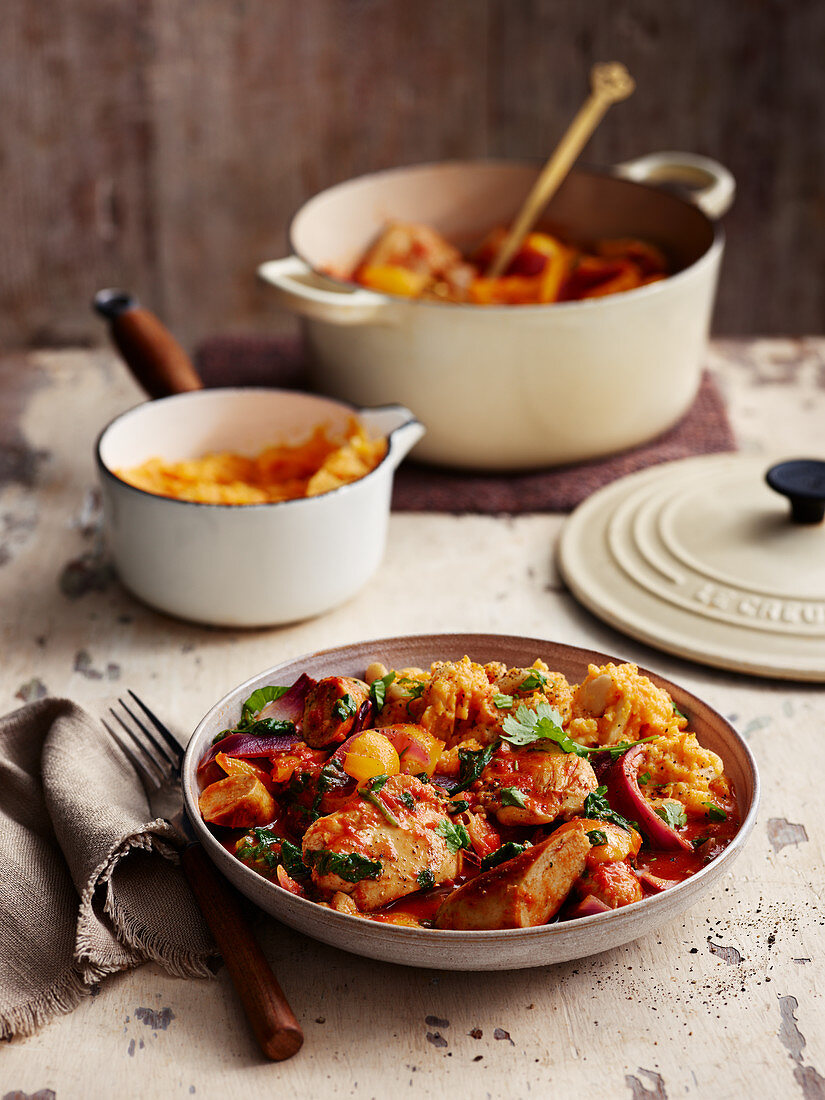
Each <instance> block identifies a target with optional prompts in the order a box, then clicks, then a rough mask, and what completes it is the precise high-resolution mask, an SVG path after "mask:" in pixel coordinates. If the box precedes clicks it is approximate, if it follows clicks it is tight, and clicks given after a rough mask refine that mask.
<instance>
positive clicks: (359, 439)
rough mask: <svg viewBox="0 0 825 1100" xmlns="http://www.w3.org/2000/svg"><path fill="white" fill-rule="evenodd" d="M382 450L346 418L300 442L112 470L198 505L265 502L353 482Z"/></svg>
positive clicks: (377, 459) (151, 461) (162, 493)
mask: <svg viewBox="0 0 825 1100" xmlns="http://www.w3.org/2000/svg"><path fill="white" fill-rule="evenodd" d="M386 453H387V441H386V439H383V438H380V439H369V438H368V436H367V434H366V431H365V430H364V426H363V425H362V424H361V423H360V422H359V421H358V420H357V419H356V418H355V417H350V420H349V423H348V424H347V428H346V431H345V432H343V433H342V434H340V435H338V436H334V435H331V434H330V433H329V431H328V429H327V428H326V427H324V426H320V427H318V428H316V429H315V430H314V431H313V433H312V434H311V435H310V436H309V438H308V439H306V440H304V441H303V442H302V443H295V444H288V443H281V444H278V445H275V446H271V447H265V448H264V449H263V450H262V451H261V452H260V454H258V455H256V456H255V457H254V458H247V457H245V456H244V455H239V454H233V453H232V452H229V451H222V452H220V453H217V454H207V455H204V456H203V457H202V458H194V459H188V460H186V461H184V462H167V461H166V460H165V459H163V458H150V459H148V460H147V461H146V462H144V463H143V464H142V465H140V466H135V467H133V468H132V469H128V470H123V469H120V470H115V474H116V475H117V476H118V477H119V478H121V480H123V481H126V482H128V484H129V485H134V486H135V487H136V488H138V489H143V490H144V491H145V492H147V493H154V494H155V495H156V496H163V497H174V498H175V499H176V500H192V501H197V502H199V503H202V504H270V503H274V502H276V501H280V500H295V499H296V498H298V497H314V496H319V495H320V494H321V493H328V492H330V491H331V490H332V489H337V488H339V486H341V485H346V484H348V483H349V482H351V481H357V480H358V479H359V478H362V477H364V476H365V475H366V474H368V473H369V472H370V471H371V470H374V469H375V467H376V466H377V465H378V463H379V462H380V461H381V459H382V458H383V457H384V455H385V454H386Z"/></svg>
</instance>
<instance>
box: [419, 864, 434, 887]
mask: <svg viewBox="0 0 825 1100" xmlns="http://www.w3.org/2000/svg"><path fill="white" fill-rule="evenodd" d="M416 880H417V882H418V885H419V886H420V887H421V889H422V890H432V888H433V886H435V875H434V874H433V873H432V871H431V870H430V868H429V867H425V868H424V870H423V871H419V872H418V874H417V875H416Z"/></svg>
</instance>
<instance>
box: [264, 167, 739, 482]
mask: <svg viewBox="0 0 825 1100" xmlns="http://www.w3.org/2000/svg"><path fill="white" fill-rule="evenodd" d="M538 171H539V167H538V166H537V165H535V164H528V163H520V162H505V161H454V162H446V163H442V164H432V165H420V166H416V167H411V168H396V169H392V170H390V171H386V172H378V173H375V174H373V175H368V176H362V177H360V178H358V179H354V180H350V181H348V182H346V183H341V184H338V185H337V186H335V187H331V188H329V189H328V190H326V191H323V192H322V193H321V194H319V195H316V196H315V197H314V198H313V199H310V201H309V202H307V203H306V204H305V205H304V206H303V207H302V208H301V209H300V210H299V212H298V214H297V215H296V216H295V218H294V220H293V222H292V225H291V227H290V240H291V244H292V248H293V250H294V255H292V256H290V257H287V258H286V259H283V260H274V261H270V262H268V263H265V264H263V265H262V266H261V267H260V268H259V269H258V270H259V275H260V277H261V278H262V279H263V280H264V281H266V282H267V283H269V284H271V286H272V287H273V289H274V291H275V295H276V300H277V302H278V303H279V304H280V305H281V306H284V307H285V308H287V309H290V310H292V311H294V312H295V313H297V314H298V315H299V316H301V317H302V318H303V322H304V331H305V338H306V345H307V348H308V351H309V354H310V357H311V361H312V366H313V372H314V377H313V382H314V385H315V387H316V388H317V389H319V390H321V391H323V392H325V393H329V394H332V395H333V396H337V397H342V398H345V399H347V400H350V401H354V402H355V403H356V404H373V403H375V402H378V403H381V402H385V401H400V402H402V403H403V404H405V405H407V406H409V408H411V409H412V410H413V412H414V413H415V415H416V416H417V417H418V418H419V419H420V420H421V421H422V422H423V423H424V425H425V427H426V429H427V436H426V438H425V439H424V440H423V441H422V442H421V443H420V444H419V445H418V447H417V449H416V452H415V457H416V458H419V459H422V460H424V461H427V462H432V463H441V464H444V465H448V466H454V467H463V468H467V469H488V470H510V469H512V470H515V469H527V468H530V467H539V466H550V465H559V464H563V463H569V462H576V461H581V460H584V459H589V458H595V457H597V456H599V455H605V454H610V453H613V452H616V451H620V450H622V449H625V448H628V447H632V446H635V445H637V444H639V443H642V442H644V441H646V440H648V439H652V438H653V437H654V436H656V435H658V434H659V433H661V432H663V431H665V430H666V429H667V428H669V427H671V425H673V424H674V423H675V422H676V421H677V420H678V419H679V418H680V417H681V416H682V415H683V414H684V413H685V412H686V411H687V409H688V408H689V407H690V405H691V403H692V401H693V399H694V397H695V394H696V391H697V389H698V386H699V382H700V378H701V367H702V356H703V353H704V348H705V343H706V339H707V333H708V328H709V324H710V316H711V310H712V307H713V300H714V294H715V289H716V282H717V275H718V270H719V263H720V260H721V256H722V248H723V235H722V231H721V229H720V228H719V227H718V226H717V225H715V224H714V219H715V218H718V217H719V216H721V214H723V213H724V211H725V210H726V209H727V208H728V206H729V205H730V203H731V201H732V199H733V194H734V182H733V178H732V176H731V175H730V173H729V172H727V170H726V169H724V168H722V167H721V165H718V164H716V163H715V162H714V161H711V160H708V159H707V158H705V157H696V156H691V155H689V154H683V153H659V154H652V155H651V156H649V157H644V158H642V159H640V160H638V161H633V162H630V163H628V164H625V165H622V166H619V167H618V168H615V169H613V171H612V172H594V171H585V170H582V169H576V170H575V171H573V172H571V174H570V175H569V176H568V178H567V179H566V180H565V182H564V183H563V184H562V186H561V188H560V189H559V191H558V192H557V194H556V195H555V197H554V198H553V200H552V201H551V203H550V205H549V207H548V209H547V212H546V222H547V224H548V225H555V226H559V227H562V228H563V230H564V232H565V233H566V234H568V235H569V236H570V237H571V238H572V239H574V240H575V239H581V240H585V241H586V240H589V239H592V238H595V237H619V236H638V237H641V238H643V239H646V240H649V241H652V242H653V243H656V244H658V245H660V246H662V247H663V248H664V249H665V251H666V253H667V254H668V255H669V257H670V259H671V262H672V263H673V264H674V267H675V273H674V274H673V275H671V276H670V277H669V278H667V279H665V280H663V281H661V282H658V283H654V284H651V285H649V286H645V287H641V288H639V289H637V290H631V291H627V292H625V293H621V294H614V295H610V296H606V297H603V298H595V299H588V300H584V301H572V302H562V303H553V304H548V305H532V306H529V305H528V306H477V305H461V304H454V303H440V302H432V301H416V300H410V299H405V298H399V297H394V296H389V295H385V294H378V293H375V292H373V291H369V290H366V289H363V288H353V286H352V284H347V283H346V282H345V279H346V276H347V274H348V273H349V272H350V271H351V270H352V269H353V267H354V266H355V264H356V262H357V260H358V259H359V258H360V256H361V255H362V254H363V252H364V251H365V249H366V248H367V246H368V245H369V244H370V242H371V241H372V240H373V239H374V238H375V236H376V235H377V234H378V233H379V232H380V230H381V229H382V228H383V227H384V225H385V224H386V223H387V222H388V221H390V220H396V219H397V220H401V221H412V222H420V223H422V224H425V225H428V226H432V227H433V228H435V229H437V230H438V231H439V232H441V233H443V234H444V235H445V236H446V237H447V238H448V239H449V240H451V241H453V242H454V243H455V244H456V245H458V246H459V247H465V248H466V247H472V245H474V244H477V243H478V241H479V240H480V239H481V238H482V237H483V236H484V235H485V234H486V233H487V232H488V231H489V230H490V229H491V228H493V227H495V226H497V225H506V224H508V223H509V222H510V221H511V220H512V218H513V216H514V215H515V213H516V211H517V210H518V208H519V206H520V205H521V203H522V201H523V199H524V197H525V195H526V194H527V192H528V191H529V189H530V187H531V185H532V183H533V181H534V180H535V178H536V175H537V173H538ZM654 184H665V185H667V184H670V185H674V184H678V185H680V186H681V187H682V189H683V193H684V192H685V191H687V192H689V193H690V195H691V199H687V198H684V197H681V195H677V194H675V193H673V191H672V190H668V189H664V188H663V187H661V186H654ZM335 276H338V277H337V278H336V277H335Z"/></svg>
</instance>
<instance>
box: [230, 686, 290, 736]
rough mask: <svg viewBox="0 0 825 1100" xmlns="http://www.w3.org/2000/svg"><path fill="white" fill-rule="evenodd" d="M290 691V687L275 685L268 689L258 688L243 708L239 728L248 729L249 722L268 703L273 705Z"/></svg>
mask: <svg viewBox="0 0 825 1100" xmlns="http://www.w3.org/2000/svg"><path fill="white" fill-rule="evenodd" d="M288 691H289V688H288V687H280V686H276V685H274V684H269V685H268V686H267V687H262V688H258V689H257V690H256V691H253V692H252V694H251V695H250V696H249V698H248V699H247V700H246V702H245V703H244V705H243V706H242V707H241V720H240V722H239V723H238V728H239V729H240V728H241V727H243V728H246V724H247V722H249V721H250V720H251V719H253V718H254V717H255V715H256V714H258V713H259V712H260V711H262V710H263V709H264V707H265V706H266V704H267V703H272V702H274V701H275V700H276V699H280V698H281V696H282V695H286V693H287V692H288Z"/></svg>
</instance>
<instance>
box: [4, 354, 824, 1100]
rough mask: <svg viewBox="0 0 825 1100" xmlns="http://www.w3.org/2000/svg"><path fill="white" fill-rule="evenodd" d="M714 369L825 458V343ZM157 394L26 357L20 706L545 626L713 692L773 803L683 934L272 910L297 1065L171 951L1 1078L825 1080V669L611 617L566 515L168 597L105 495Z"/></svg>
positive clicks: (9, 434)
mask: <svg viewBox="0 0 825 1100" xmlns="http://www.w3.org/2000/svg"><path fill="white" fill-rule="evenodd" d="M710 365H711V366H712V368H713V369H714V371H715V372H716V374H717V377H718V378H719V380H720V382H721V385H722V387H723V389H724V392H725V395H726V398H727V400H728V402H729V407H730V413H731V417H732V420H733V425H734V429H735V431H736V433H737V436H738V440H739V444H740V446H741V448H742V449H743V450H748V451H760V450H766V451H767V450H770V451H786V452H787V453H788V454H790V455H798V454H818V455H822V454H823V453H825V340H813V339H812V340H803V341H798V340H795V341H790V340H787V341H785V340H770V341H769V340H764V341H749V342H744V341H726V342H720V343H717V344H715V345H714V346H713V349H712V352H711V356H710ZM138 399H139V395H138V393H137V391H136V390H135V389H134V388H133V385H132V383H131V382H130V381H129V380H128V379H127V378H126V375H125V371H123V370H122V369H121V368H120V366H119V365H118V364H117V362H116V361H115V359H114V358H113V357H112V356H109V355H107V354H100V353H94V354H93V353H89V352H85V351H83V352H81V351H77V352H74V351H72V352H68V351H65V352H43V353H35V354H30V355H28V356H20V357H17V358H11V357H5V358H3V359H0V400H2V405H0V414H2V421H3V432H2V435H0V616H1V618H2V623H1V625H0V629H2V649H1V650H0V652H1V653H2V658H0V706H2V711H3V712H4V713H5V712H6V711H8V710H10V709H12V708H14V707H15V706H17V705H19V704H20V702H21V701H22V700H29V699H33V698H37V697H39V696H41V695H43V694H45V693H47V692H48V693H52V694H58V695H69V696H72V697H73V698H75V699H77V700H78V701H79V702H81V703H83V702H84V701H86V700H90V699H93V698H95V697H98V696H101V695H106V694H111V693H112V692H113V690H114V691H116V690H120V689H121V688H125V687H127V686H128V687H133V688H134V689H135V690H137V691H138V692H139V693H140V694H141V695H143V696H144V697H145V698H146V699H147V700H150V701H151V704H152V705H153V706H154V707H155V708H156V709H157V711H158V712H159V713H160V714H162V715H165V716H166V717H167V719H168V720H169V721H170V723H172V724H174V725H176V726H177V727H178V729H179V730H180V731H188V730H191V729H192V728H193V726H194V725H195V723H196V721H197V720H198V719H199V718H200V716H201V715H202V714H203V712H204V711H205V710H206V709H207V708H208V707H209V706H210V704H211V703H212V702H213V701H214V700H215V699H216V698H218V697H219V696H220V695H222V694H223V693H224V692H225V691H226V690H227V689H229V688H231V687H232V686H234V685H235V684H236V683H238V682H240V681H241V680H243V679H245V678H246V677H247V676H249V675H251V674H252V673H254V672H256V671H258V670H260V669H263V668H265V667H267V666H269V665H271V664H274V663H275V662H276V661H279V660H281V659H283V658H286V657H288V656H292V655H296V654H300V653H301V652H304V651H306V650H312V649H317V648H322V647H326V646H332V645H337V644H342V643H345V642H350V641H354V640H357V639H362V638H369V637H381V636H386V635H393V634H403V633H416V632H429V631H434V630H444V631H452V630H456V631H501V632H507V633H514V634H526V635H536V636H542V637H547V638H551V639H555V640H557V641H561V642H567V643H571V644H574V645H584V646H588V647H591V648H595V649H600V650H604V651H606V652H609V653H613V654H615V655H617V656H620V657H623V658H627V659H629V660H634V661H638V662H639V663H641V664H644V665H646V666H648V667H650V668H653V669H656V670H657V671H659V672H661V673H662V674H663V675H664V676H667V677H669V678H671V679H673V680H676V681H678V682H680V683H683V684H684V685H685V686H686V687H687V688H688V689H689V690H691V691H694V692H696V693H697V694H698V695H700V696H702V697H704V698H706V699H707V700H708V701H709V702H711V703H712V704H713V705H714V706H715V707H716V708H717V709H718V710H720V711H721V712H722V713H723V714H725V715H727V716H728V717H729V718H730V719H731V720H732V721H733V722H734V723H735V724H736V725H737V727H738V728H739V729H740V730H741V732H742V733H743V734H744V735H745V736H746V737H747V738H748V740H749V742H750V745H751V747H752V749H753V751H754V753H755V754H756V757H757V759H758V762H759V765H760V768H761V772H762V778H763V781H764V800H763V804H762V812H761V815H760V821H759V823H758V825H757V828H756V832H755V834H754V836H753V838H752V840H751V842H750V844H749V846H748V848H747V850H746V852H745V853H744V854H743V856H742V857H741V858H740V860H739V862H738V863H737V864H736V865H735V867H734V869H733V872H732V874H730V875H729V876H728V877H727V878H726V879H724V880H723V884H722V886H721V888H719V889H717V890H716V891H715V893H714V894H713V896H711V897H708V899H707V901H706V902H705V903H703V904H701V905H700V906H698V907H697V908H695V909H694V910H693V911H691V912H690V913H689V914H688V916H687V917H686V918H685V919H684V920H679V921H676V922H674V923H673V924H670V925H668V926H666V927H663V928H662V929H661V930H660V933H659V934H658V936H649V937H647V938H646V939H643V940H641V941H640V942H638V943H634V944H630V945H629V946H627V947H623V948H619V949H617V950H614V951H610V952H606V953H604V954H601V955H598V956H595V957H593V958H590V959H587V960H582V961H579V962H572V963H569V964H565V965H562V966H556V967H550V968H544V969H538V970H533V971H529V970H527V971H516V972H508V973H499V974H495V973H493V974H460V973H459V974H453V973H440V972H436V971H425V970H408V969H404V968H398V967H393V966H391V965H388V964H382V963H376V962H371V961H368V960H364V959H359V958H357V957H355V956H350V955H346V954H343V953H341V952H338V951H335V950H333V949H331V948H329V947H325V946H323V945H321V944H318V943H315V942H313V941H312V940H308V939H305V938H304V937H302V936H300V935H298V934H297V933H294V932H292V931H289V930H288V929H284V928H281V927H279V926H278V925H277V924H275V923H274V922H273V921H271V920H270V919H268V918H265V917H263V916H261V917H260V919H259V923H258V933H259V936H260V938H261V941H262V944H263V946H264V950H265V951H266V953H267V954H268V956H269V957H270V958H271V959H272V960H273V962H274V965H275V969H276V971H277V973H278V974H279V977H280V979H281V982H282V984H283V986H284V989H285V990H286V992H287V994H288V996H289V998H290V1000H291V1003H292V1005H293V1007H294V1009H295V1012H296V1014H297V1016H298V1018H299V1020H301V1022H302V1024H303V1026H304V1028H305V1032H306V1042H305V1045H304V1048H303V1050H302V1051H301V1052H300V1053H299V1054H298V1056H297V1057H295V1058H294V1059H293V1060H291V1061H290V1062H286V1063H283V1064H281V1065H275V1064H270V1063H265V1062H263V1061H262V1059H261V1057H260V1055H259V1053H258V1050H257V1047H256V1046H255V1043H254V1041H253V1040H252V1038H251V1037H250V1035H249V1034H248V1033H247V1029H246V1025H245V1022H244V1020H243V1017H242V1016H241V1013H240V1010H239V1007H238V1006H237V1004H236V1002H235V997H234V993H233V990H232V988H231V986H230V983H229V980H228V978H227V977H226V974H225V972H224V971H223V970H221V971H219V973H218V975H217V979H216V981H214V982H197V981H190V982H186V981H180V980H176V979H173V978H170V977H168V976H166V975H165V974H164V973H163V972H162V971H160V970H159V969H157V968H156V967H154V966H145V967H143V968H142V969H140V970H138V971H136V972H133V973H128V974H123V975H120V976H118V977H116V978H112V979H109V980H108V981H106V982H105V983H104V984H103V985H102V986H101V987H100V988H99V990H98V991H97V992H96V995H95V996H93V997H90V998H89V999H88V1000H86V1001H85V1002H84V1003H83V1004H81V1006H80V1007H79V1008H78V1009H77V1010H76V1011H75V1012H74V1013H72V1014H71V1015H69V1016H66V1017H62V1018H60V1019H58V1020H57V1021H56V1022H54V1023H52V1024H51V1025H50V1026H48V1027H47V1028H45V1029H43V1030H42V1031H41V1032H40V1033H39V1034H37V1035H35V1036H33V1037H32V1038H29V1039H26V1040H18V1041H14V1042H12V1043H8V1044H5V1045H3V1046H0V1096H5V1097H9V1096H14V1097H17V1096H19V1095H25V1094H29V1095H31V1094H37V1095H38V1096H50V1095H52V1093H54V1094H55V1095H56V1096H57V1097H58V1098H59V1100H63V1098H66V1097H79V1096H108V1095H111V1094H114V1095H118V1096H119V1097H122V1098H129V1097H147V1096H148V1097H153V1096H158V1097H161V1096H162V1097H174V1096H188V1095H196V1096H203V1097H221V1098H233V1097H238V1098H246V1097H249V1096H255V1095H270V1094H278V1095H283V1096H301V1097H312V1098H314V1097H325V1098H326V1097H330V1098H332V1097H344V1096H346V1097H349V1096H354V1097H359V1096H360V1097H367V1098H368V1097H386V1096H391V1095H397V1094H409V1095H416V1096H427V1097H429V1096H433V1097H442V1096H453V1097H461V1098H464V1097H507V1098H508V1100H516V1098H520V1097H528V1096H558V1097H562V1096H568V1095H570V1096H577V1097H579V1096H580V1097H595V1098H605V1097H608V1098H611V1097H623V1098H626V1100H642V1098H644V1097H654V1098H656V1100H665V1098H668V1100H674V1098H676V1097H680V1096H694V1097H709V1098H713V1100H724V1098H727V1097H742V1096H747V1097H760V1098H761V1097H765V1098H777V1097H783V1098H784V1097H797V1096H798V1097H802V1098H804V1100H822V1098H823V1097H825V1076H823V1074H825V1005H823V999H822V998H823V989H824V987H825V971H823V957H824V956H825V951H824V950H823V947H825V907H824V906H823V893H825V890H824V889H823V888H824V887H825V875H823V841H825V826H823V821H824V820H825V815H823V812H822V805H823V789H824V784H823V781H824V780H825V768H824V767H823V763H822V761H823V733H822V730H821V727H822V725H823V719H824V718H825V707H823V700H825V694H823V692H822V690H821V689H819V688H816V687H812V686H807V687H806V686H798V685H792V684H785V683H779V682H772V681H763V680H757V679H749V678H746V677H740V676H736V675H734V674H728V673H725V672H721V671H718V670H717V671H714V670H711V669H704V668H701V667H700V666H698V665H693V664H689V663H687V662H683V661H679V660H677V659H675V658H672V657H668V656H666V655H663V654H660V653H658V652H656V651H654V650H651V649H648V648H646V647H645V646H642V645H640V644H637V643H635V642H633V641H630V640H628V639H627V638H625V637H623V636H622V635H620V634H618V633H616V632H614V631H612V630H610V629H609V628H607V627H605V626H603V625H601V624H600V623H599V622H598V621H597V620H595V619H593V618H592V617H590V616H589V615H588V614H587V613H586V612H584V611H582V610H581V609H580V608H578V607H577V606H576V604H575V603H574V602H573V601H572V599H571V598H570V596H569V595H568V594H567V593H566V592H565V591H564V590H563V588H562V586H561V584H560V582H559V579H558V577H557V575H556V573H555V571H554V566H553V548H554V542H555V539H556V537H557V535H558V532H559V529H560V527H561V524H562V523H563V521H564V519H563V517H561V516H555V515H531V516H524V517H521V518H517V519H512V518H506V517H502V518H489V517H474V516H467V517H451V516H443V515H413V514H407V515H396V516H394V517H393V519H392V523H391V527H390V538H389V546H388V550H387V556H386V559H385V562H384V564H383V566H382V568H381V570H380V572H379V574H378V576H377V577H376V579H375V580H374V581H373V582H372V583H371V584H370V585H369V587H368V589H367V590H366V591H365V592H363V593H362V594H361V595H360V596H359V597H358V598H357V599H355V600H354V601H353V602H351V603H350V604H348V605H347V606H346V607H342V608H340V609H339V610H337V611H335V612H333V613H331V614H329V615H326V616H324V617H322V618H319V619H316V620H314V621H312V622H308V623H303V624H301V625H298V626H293V627H289V628H288V629H277V630H261V631H254V632H238V633H234V632H231V631H225V630H206V629H202V628H198V627H194V626H188V625H186V624H183V623H179V622H175V621H173V620H171V619H167V618H164V617H162V616H160V615H157V614H155V613H153V612H151V611H149V610H147V609H146V608H144V607H142V606H141V605H140V604H138V603H137V602H135V601H134V600H133V599H132V598H131V597H130V596H128V595H127V594H126V593H125V592H124V591H123V590H122V589H121V588H120V587H119V585H118V583H117V581H116V580H115V579H114V578H113V576H112V574H111V570H110V568H109V565H108V561H107V558H106V553H105V549H104V547H103V545H102V542H101V538H100V533H99V529H98V520H97V514H96V506H95V493H94V483H95V475H94V469H93V463H92V444H93V442H94V439H95V437H96V435H97V432H98V431H99V429H100V428H101V427H102V426H103V424H104V423H106V422H107V421H108V419H109V418H110V417H111V416H112V415H114V414H115V413H117V412H119V411H120V410H122V409H123V408H125V407H127V406H129V405H130V404H134V403H135V402H136V401H137V400H138ZM44 1090H46V1091H44ZM47 1090H52V1091H51V1093H50V1092H48V1091H47Z"/></svg>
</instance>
